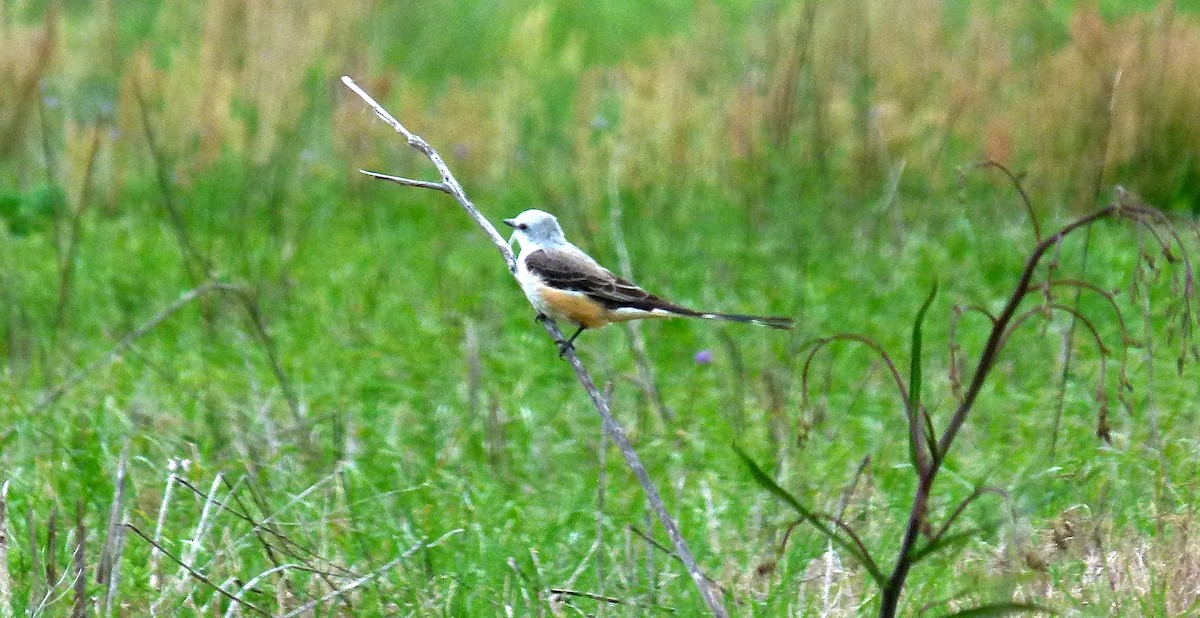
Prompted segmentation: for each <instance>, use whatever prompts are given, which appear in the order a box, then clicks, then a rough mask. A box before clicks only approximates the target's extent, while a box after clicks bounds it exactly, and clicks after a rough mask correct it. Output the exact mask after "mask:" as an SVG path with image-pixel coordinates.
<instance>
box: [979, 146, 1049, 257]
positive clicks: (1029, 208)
mask: <svg viewBox="0 0 1200 618" xmlns="http://www.w3.org/2000/svg"><path fill="white" fill-rule="evenodd" d="M971 167H972V168H973V169H987V168H992V169H997V170H1000V172H1001V173H1003V174H1004V175H1005V176H1007V177H1008V180H1009V182H1011V183H1012V185H1013V188H1014V189H1016V190H1017V193H1018V194H1019V195H1020V196H1021V204H1022V205H1024V206H1025V212H1026V213H1028V214H1029V222H1030V223H1031V224H1033V238H1034V241H1035V242H1042V226H1041V224H1039V223H1038V218H1037V213H1035V212H1034V211H1033V202H1032V201H1031V200H1030V199H1029V194H1028V193H1026V192H1025V187H1024V186H1022V185H1021V180H1020V179H1019V178H1017V175H1016V174H1014V173H1013V172H1012V170H1010V169H1008V167H1007V166H1005V165H1004V164H1003V163H1000V162H999V161H996V160H994V159H988V160H986V161H980V162H978V163H975V164H973V165H971Z"/></svg>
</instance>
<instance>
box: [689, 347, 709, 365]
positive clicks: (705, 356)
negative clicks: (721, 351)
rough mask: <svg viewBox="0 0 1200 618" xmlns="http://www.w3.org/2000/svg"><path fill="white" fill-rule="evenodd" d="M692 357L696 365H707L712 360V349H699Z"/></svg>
mask: <svg viewBox="0 0 1200 618" xmlns="http://www.w3.org/2000/svg"><path fill="white" fill-rule="evenodd" d="M693 359H694V360H695V361H696V364H697V365H709V364H711V363H712V362H713V353H712V350H700V351H699V352H696V356H694V357H693Z"/></svg>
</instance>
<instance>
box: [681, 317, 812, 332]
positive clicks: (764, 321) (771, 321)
mask: <svg viewBox="0 0 1200 618" xmlns="http://www.w3.org/2000/svg"><path fill="white" fill-rule="evenodd" d="M696 317H700V318H704V319H706V320H724V321H726V322H742V323H745V324H758V325H759V326H769V327H771V328H778V329H781V330H791V329H792V327H794V326H795V325H796V321H795V320H793V319H792V318H781V317H772V316H762V315H742V314H738V313H700V314H697V316H696Z"/></svg>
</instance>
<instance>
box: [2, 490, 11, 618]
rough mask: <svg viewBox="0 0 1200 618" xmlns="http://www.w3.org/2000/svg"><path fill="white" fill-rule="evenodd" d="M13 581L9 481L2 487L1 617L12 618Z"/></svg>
mask: <svg viewBox="0 0 1200 618" xmlns="http://www.w3.org/2000/svg"><path fill="white" fill-rule="evenodd" d="M12 615H13V610H12V580H11V579H9V575H8V481H7V480H6V481H4V485H0V617H2V618H10V617H11V616H12Z"/></svg>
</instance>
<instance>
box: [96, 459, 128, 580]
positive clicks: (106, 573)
mask: <svg viewBox="0 0 1200 618" xmlns="http://www.w3.org/2000/svg"><path fill="white" fill-rule="evenodd" d="M128 467H129V443H126V444H125V448H123V449H121V459H120V461H119V462H118V463H117V478H116V483H115V485H116V488H115V489H114V490H113V501H112V507H111V508H110V509H109V512H108V527H107V528H106V529H105V531H104V545H103V546H101V548H100V560H99V562H98V563H97V564H96V583H97V584H100V585H101V586H108V583H109V581H110V578H111V576H112V570H113V564H114V563H115V562H116V561H117V560H119V559H120V555H119V554H117V552H116V549H117V542H118V540H119V537H120V534H121V530H122V528H121V526H120V524H121V506H122V505H123V504H124V502H125V475H126V470H127V469H128Z"/></svg>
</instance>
